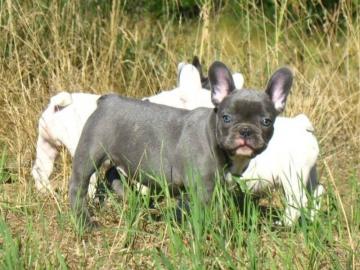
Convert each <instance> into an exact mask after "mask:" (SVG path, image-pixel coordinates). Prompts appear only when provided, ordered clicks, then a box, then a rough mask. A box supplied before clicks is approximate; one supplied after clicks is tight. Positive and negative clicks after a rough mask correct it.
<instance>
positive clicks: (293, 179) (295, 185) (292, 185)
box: [283, 172, 309, 226]
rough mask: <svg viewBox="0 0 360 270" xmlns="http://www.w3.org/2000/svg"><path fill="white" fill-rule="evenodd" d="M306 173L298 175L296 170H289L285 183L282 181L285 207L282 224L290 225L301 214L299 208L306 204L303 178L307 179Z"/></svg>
mask: <svg viewBox="0 0 360 270" xmlns="http://www.w3.org/2000/svg"><path fill="white" fill-rule="evenodd" d="M307 177H309V175H308V174H302V175H299V174H298V173H297V172H290V174H289V175H288V176H287V178H286V180H285V183H283V188H284V193H285V198H286V207H285V213H284V219H283V225H285V226H291V225H293V223H294V222H295V221H296V220H298V218H299V217H300V214H301V212H300V211H301V208H303V207H306V206H307V202H308V199H307V196H306V187H305V186H304V181H303V179H307Z"/></svg>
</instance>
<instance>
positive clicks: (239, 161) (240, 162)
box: [229, 156, 250, 176]
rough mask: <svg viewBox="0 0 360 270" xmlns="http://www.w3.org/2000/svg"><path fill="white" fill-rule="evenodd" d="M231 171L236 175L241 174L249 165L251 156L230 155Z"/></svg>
mask: <svg viewBox="0 0 360 270" xmlns="http://www.w3.org/2000/svg"><path fill="white" fill-rule="evenodd" d="M229 158H230V161H231V162H230V163H231V164H230V165H231V166H230V167H229V172H230V173H231V174H232V175H235V176H241V175H242V173H243V172H244V171H245V170H246V168H247V167H248V165H249V162H250V158H248V157H244V156H230V157H229Z"/></svg>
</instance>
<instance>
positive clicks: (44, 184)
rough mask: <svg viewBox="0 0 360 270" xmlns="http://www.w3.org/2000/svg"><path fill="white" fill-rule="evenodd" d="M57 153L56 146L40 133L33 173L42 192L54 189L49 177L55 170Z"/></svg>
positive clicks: (36, 184) (37, 186)
mask: <svg viewBox="0 0 360 270" xmlns="http://www.w3.org/2000/svg"><path fill="white" fill-rule="evenodd" d="M57 154H58V150H57V148H56V146H54V145H53V144H51V143H50V142H49V141H47V140H46V139H45V138H44V137H43V136H42V135H41V134H39V138H38V141H37V145H36V159H35V163H34V166H33V168H32V171H31V174H32V176H33V177H34V179H35V186H36V188H37V189H38V190H39V191H41V192H45V191H51V190H52V189H51V185H50V181H49V177H50V175H51V173H52V171H53V167H54V161H55V158H56V156H57Z"/></svg>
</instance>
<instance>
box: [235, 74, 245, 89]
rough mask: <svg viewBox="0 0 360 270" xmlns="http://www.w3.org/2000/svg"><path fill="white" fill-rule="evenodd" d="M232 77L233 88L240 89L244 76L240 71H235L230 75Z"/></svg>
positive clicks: (242, 85)
mask: <svg viewBox="0 0 360 270" xmlns="http://www.w3.org/2000/svg"><path fill="white" fill-rule="evenodd" d="M232 77H233V80H234V84H235V88H236V89H242V88H243V87H244V76H243V75H242V74H241V73H238V72H236V73H234V74H233V75H232Z"/></svg>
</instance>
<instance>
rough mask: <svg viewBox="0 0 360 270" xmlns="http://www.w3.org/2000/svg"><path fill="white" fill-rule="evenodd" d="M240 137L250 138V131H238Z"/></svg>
mask: <svg viewBox="0 0 360 270" xmlns="http://www.w3.org/2000/svg"><path fill="white" fill-rule="evenodd" d="M240 136H241V137H243V138H248V137H250V136H251V130H250V128H248V127H243V128H241V129H240Z"/></svg>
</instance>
